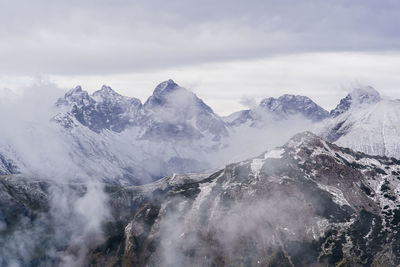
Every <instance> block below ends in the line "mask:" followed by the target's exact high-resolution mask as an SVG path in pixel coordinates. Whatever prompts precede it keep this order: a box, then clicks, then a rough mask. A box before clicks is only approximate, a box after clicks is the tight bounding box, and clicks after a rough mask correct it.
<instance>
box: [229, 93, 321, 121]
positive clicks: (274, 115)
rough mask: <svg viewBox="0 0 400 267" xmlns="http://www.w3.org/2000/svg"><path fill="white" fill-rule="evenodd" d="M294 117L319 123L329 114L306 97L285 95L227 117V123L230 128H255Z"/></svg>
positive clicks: (268, 99) (266, 99)
mask: <svg viewBox="0 0 400 267" xmlns="http://www.w3.org/2000/svg"><path fill="white" fill-rule="evenodd" d="M294 116H302V117H304V118H305V119H307V120H310V121H312V122H318V121H322V120H324V119H326V118H327V117H328V116H329V112H328V111H326V110H325V109H323V108H322V107H320V106H318V105H317V104H316V103H314V102H313V101H312V100H311V99H310V98H308V97H306V96H300V95H289V94H285V95H283V96H281V97H279V98H273V97H269V98H265V99H263V100H262V101H261V102H260V104H259V105H258V106H257V107H255V108H253V109H249V110H242V111H239V112H236V113H233V114H232V115H229V116H227V117H226V118H225V121H226V122H227V123H228V124H229V125H230V126H239V125H242V124H246V123H248V124H250V125H251V126H254V125H262V124H267V123H269V122H270V121H271V120H277V121H282V120H287V119H289V118H291V117H294Z"/></svg>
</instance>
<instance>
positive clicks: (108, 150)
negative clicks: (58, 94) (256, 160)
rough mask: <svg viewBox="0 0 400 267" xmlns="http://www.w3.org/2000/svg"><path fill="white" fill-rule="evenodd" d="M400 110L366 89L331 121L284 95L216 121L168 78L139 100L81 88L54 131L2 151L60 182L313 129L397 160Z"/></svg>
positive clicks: (254, 147)
mask: <svg viewBox="0 0 400 267" xmlns="http://www.w3.org/2000/svg"><path fill="white" fill-rule="evenodd" d="M398 106H399V102H398V101H393V100H382V98H381V97H380V95H379V93H378V92H376V91H375V90H374V89H373V88H371V87H367V88H360V89H356V90H354V91H353V92H351V93H350V94H349V95H348V96H346V97H345V98H344V99H342V100H341V102H340V103H339V105H338V106H337V107H336V108H335V109H334V110H332V111H331V115H329V113H328V112H327V111H325V110H324V109H323V108H321V107H320V106H318V105H317V104H316V103H314V102H313V101H312V100H311V99H309V98H308V97H305V96H295V95H283V96H281V97H279V98H266V99H264V100H262V101H261V103H260V104H259V105H258V106H257V107H255V108H253V109H250V110H243V111H240V112H237V113H234V114H232V115H230V116H228V117H225V118H221V117H220V116H218V115H217V114H216V113H214V112H213V110H212V109H211V108H210V107H209V106H208V105H207V104H205V103H204V102H203V101H202V100H201V99H200V98H198V97H197V96H196V95H195V94H194V93H192V92H190V91H189V90H187V89H185V88H183V87H181V86H179V85H177V84H176V83H175V82H174V81H172V80H167V81H165V82H162V83H160V84H159V85H158V86H157V87H156V88H155V90H154V92H153V94H152V95H151V96H150V97H149V98H148V99H147V101H145V103H144V104H142V103H141V102H140V100H138V99H136V98H133V97H125V96H122V95H120V94H118V93H117V92H115V91H114V90H113V89H111V88H110V87H108V86H103V87H102V88H101V89H100V90H98V91H96V92H94V93H93V94H89V93H88V92H86V91H84V90H83V89H82V88H81V87H80V86H77V87H76V88H74V89H72V90H70V91H68V92H67V93H66V94H65V95H64V97H62V98H60V99H58V101H57V102H56V104H55V110H52V111H51V112H53V113H50V114H49V115H48V117H49V118H52V119H51V121H52V123H50V124H51V125H47V124H45V125H44V126H43V125H35V124H34V123H29V126H28V124H27V125H23V127H19V128H15V129H16V130H11V129H10V130H9V132H10V133H9V136H8V137H7V138H8V139H7V140H2V144H1V145H0V154H1V155H2V156H3V158H4V159H7V162H13V166H14V167H15V169H18V171H20V172H22V173H32V174H34V175H38V174H40V176H44V175H45V174H47V175H48V176H54V175H61V174H60V171H61V170H62V172H61V173H62V175H63V176H65V177H76V178H77V179H87V178H88V177H91V179H92V178H93V177H95V179H100V180H102V181H106V182H110V183H115V184H143V183H148V182H150V181H154V180H157V179H159V178H161V177H163V176H165V175H170V174H172V173H187V172H201V171H205V170H210V169H215V168H220V167H221V166H223V165H224V164H226V163H229V162H235V161H239V160H243V159H245V158H249V157H251V156H253V155H256V154H259V153H261V152H262V151H263V150H265V149H268V148H271V146H273V145H276V144H282V143H283V142H284V140H287V138H289V137H290V136H291V135H293V134H295V133H296V132H299V131H304V130H311V129H313V128H314V127H315V124H316V123H317V125H318V126H317V127H316V130H315V132H316V133H317V134H320V135H321V136H323V137H324V138H325V139H326V140H328V141H330V142H335V143H336V144H339V145H342V146H346V147H350V148H353V149H356V150H360V151H363V152H366V153H371V154H378V155H388V156H395V157H400V148H399V146H398V144H397V141H396V140H397V136H398V135H397V133H398V132H399V131H400V130H399V129H397V128H398V125H400V123H397V121H398V118H399V114H398V112H397V110H399V108H398ZM321 121H322V122H321ZM21 129H23V131H24V132H23V133H18V135H17V136H16V138H14V135H15V134H13V133H15V132H20V131H21ZM21 140H22V144H20V143H18V142H21ZM260 144H261V145H260ZM32 145H33V146H32ZM55 155H57V157H55ZM2 162H4V160H3V161H2ZM6 166H8V165H7V164H4V163H3V166H2V170H3V172H4V173H7V171H6V170H7V168H8V167H6ZM49 170H51V171H49Z"/></svg>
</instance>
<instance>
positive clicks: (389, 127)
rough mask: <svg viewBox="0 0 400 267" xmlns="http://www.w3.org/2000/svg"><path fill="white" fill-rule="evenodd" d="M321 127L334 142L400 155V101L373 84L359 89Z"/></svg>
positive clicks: (394, 155) (385, 153)
mask: <svg viewBox="0 0 400 267" xmlns="http://www.w3.org/2000/svg"><path fill="white" fill-rule="evenodd" d="M331 115H332V118H330V119H328V120H326V121H324V122H323V123H322V124H321V125H319V126H318V127H317V131H316V132H317V133H319V134H320V135H321V136H322V137H323V138H325V139H326V140H328V141H330V142H334V143H335V144H338V145H340V146H344V147H350V148H352V149H355V150H358V151H362V152H365V153H368V154H372V155H385V156H390V157H397V158H399V157H400V101H398V100H388V99H382V98H381V97H380V95H379V93H378V92H377V91H376V90H374V89H373V88H371V87H367V88H363V89H356V90H354V91H353V92H351V93H350V94H349V95H348V96H346V98H344V99H342V100H341V102H340V104H339V105H338V106H337V107H336V108H335V109H334V110H332V111H331Z"/></svg>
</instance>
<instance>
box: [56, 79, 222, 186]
mask: <svg viewBox="0 0 400 267" xmlns="http://www.w3.org/2000/svg"><path fill="white" fill-rule="evenodd" d="M56 106H57V108H58V114H57V115H56V116H54V118H53V121H55V122H56V123H57V124H59V125H60V126H62V127H61V131H62V132H63V133H62V135H63V139H66V140H67V142H68V143H70V151H69V152H68V153H69V154H70V155H72V161H73V162H75V164H76V165H78V166H79V169H81V170H83V171H84V172H85V173H86V174H88V175H90V176H97V177H102V178H103V179H104V178H105V179H106V180H107V181H109V182H112V181H114V182H117V183H123V184H137V183H146V182H149V181H152V180H154V179H158V178H161V177H162V176H164V175H168V174H171V173H174V172H198V171H201V170H205V169H208V168H212V167H214V165H213V164H214V163H213V160H211V159H210V157H209V156H208V154H209V153H213V152H216V151H218V150H219V148H220V147H221V146H222V142H221V140H222V138H225V137H228V129H227V127H226V125H225V122H224V121H223V120H222V119H221V118H220V117H219V116H218V115H216V114H215V113H214V112H213V110H212V109H211V108H210V107H209V106H207V105H206V104H205V103H204V102H203V101H202V100H201V99H199V98H198V97H197V96H196V95H195V94H194V93H192V92H190V91H188V90H186V89H185V88H183V87H180V86H178V85H177V84H176V83H175V82H174V81H172V80H168V81H165V82H162V83H161V84H159V85H158V86H157V87H156V88H155V90H154V92H153V94H152V95H151V96H150V97H149V98H148V99H147V101H146V102H145V103H144V104H143V105H142V104H141V102H140V101H139V100H138V99H136V98H131V97H124V96H121V95H120V94H118V93H116V92H115V91H113V90H112V89H111V88H110V87H108V86H103V87H102V88H101V90H99V91H96V92H94V93H93V94H92V95H89V94H88V93H87V92H86V91H84V90H82V88H81V87H79V86H78V87H76V88H74V89H72V90H70V91H69V92H67V93H66V94H65V96H64V97H63V98H60V99H59V100H58V101H57V104H56Z"/></svg>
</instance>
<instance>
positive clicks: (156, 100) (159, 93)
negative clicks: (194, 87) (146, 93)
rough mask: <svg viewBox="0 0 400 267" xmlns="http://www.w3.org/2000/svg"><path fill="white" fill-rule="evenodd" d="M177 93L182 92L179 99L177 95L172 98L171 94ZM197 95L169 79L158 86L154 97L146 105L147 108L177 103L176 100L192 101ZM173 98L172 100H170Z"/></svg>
mask: <svg viewBox="0 0 400 267" xmlns="http://www.w3.org/2000/svg"><path fill="white" fill-rule="evenodd" d="M175 92H180V93H179V96H178V98H177V95H175V94H174V96H172V97H171V94H173V93H175ZM194 97H195V95H194V94H193V93H192V92H190V91H188V90H186V89H185V88H183V87H181V86H179V85H178V84H176V83H175V82H174V81H173V80H171V79H169V80H167V81H164V82H162V83H160V84H159V85H157V87H156V88H155V89H154V91H153V95H151V96H150V97H149V98H148V99H147V101H146V103H145V104H144V105H145V106H146V107H149V108H151V107H155V106H163V105H165V104H166V103H167V102H171V101H172V102H176V100H181V99H187V100H189V99H192V98H194ZM170 98H172V99H170Z"/></svg>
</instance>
